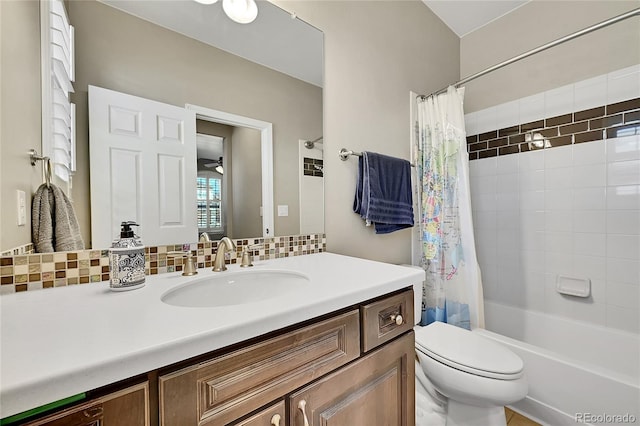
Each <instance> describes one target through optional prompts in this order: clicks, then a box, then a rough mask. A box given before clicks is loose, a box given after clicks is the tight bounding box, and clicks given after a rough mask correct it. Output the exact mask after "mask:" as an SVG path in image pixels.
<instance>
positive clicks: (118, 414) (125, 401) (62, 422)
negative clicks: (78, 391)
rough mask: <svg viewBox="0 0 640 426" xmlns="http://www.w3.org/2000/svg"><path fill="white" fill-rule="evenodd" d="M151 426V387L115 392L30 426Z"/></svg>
mask: <svg viewBox="0 0 640 426" xmlns="http://www.w3.org/2000/svg"><path fill="white" fill-rule="evenodd" d="M120 425H127V426H149V383H148V382H144V383H141V384H139V385H135V386H131V387H129V388H126V389H123V390H120V391H117V392H113V393H111V394H108V395H105V396H103V397H101V398H96V399H93V400H91V401H88V402H85V403H82V404H80V405H76V406H73V407H71V408H67V409H65V410H62V411H60V412H58V413H54V414H51V415H49V416H47V417H45V418H42V419H40V420H37V421H34V422H31V423H28V424H27V426H120Z"/></svg>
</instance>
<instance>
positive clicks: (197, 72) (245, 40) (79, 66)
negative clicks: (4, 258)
mask: <svg viewBox="0 0 640 426" xmlns="http://www.w3.org/2000/svg"><path fill="white" fill-rule="evenodd" d="M220 3H221V2H218V3H216V4H213V5H202V4H200V3H196V2H195V1H191V0H176V1H172V0H166V1H144V2H140V1H108V2H97V1H95V0H86V1H85V0H83V1H79V0H71V1H68V2H66V5H67V8H68V14H69V20H70V22H71V24H72V25H74V27H75V41H76V43H75V44H76V46H75V47H76V81H75V83H74V89H75V93H74V94H73V95H72V102H74V103H75V104H76V105H77V107H76V108H77V112H76V122H77V124H76V130H77V140H76V144H77V148H76V150H77V151H76V155H77V171H76V174H75V175H74V177H73V190H72V197H73V201H74V207H75V210H76V214H77V216H78V220H79V222H80V226H81V232H82V234H83V237H84V240H85V243H86V244H87V247H94V248H104V247H97V246H94V245H92V244H91V237H90V228H91V212H90V196H89V174H90V169H91V167H90V164H89V155H88V134H89V131H88V117H87V115H88V113H87V87H88V85H95V86H99V87H105V88H109V89H112V90H116V91H119V92H123V93H129V94H132V95H135V96H140V97H144V98H148V99H153V100H157V101H160V102H164V103H168V104H171V105H177V106H185V105H187V104H193V105H199V106H202V107H206V108H211V109H215V110H218V111H225V112H228V113H232V114H238V115H241V116H245V117H251V118H254V119H257V120H261V121H265V122H270V123H273V164H272V167H273V182H274V188H273V193H274V198H273V211H274V229H275V235H296V234H299V233H300V229H301V228H300V226H301V213H300V210H301V209H300V185H299V181H300V170H301V169H302V166H301V165H300V163H299V142H300V140H313V139H316V138H318V137H320V136H321V135H322V88H321V87H320V86H321V80H322V33H321V32H320V31H318V30H317V29H315V28H313V27H311V26H309V25H308V24H306V23H304V22H302V21H300V20H299V19H291V17H290V15H289V14H288V13H287V12H285V11H283V10H281V9H279V8H278V7H276V6H275V5H273V4H271V3H269V2H265V1H259V2H258V8H259V14H258V19H257V20H256V21H255V22H254V23H251V24H247V25H240V24H236V23H234V22H232V21H230V20H229V19H228V18H227V17H226V16H225V15H224V13H223V12H222V7H221V4H220ZM126 8H130V10H129V11H128V12H129V13H126V12H124V11H122V10H120V9H126ZM134 15H136V16H134ZM167 18H175V21H176V24H175V26H173V27H172V26H171V25H172V24H170V23H168V22H166V21H163V19H167ZM278 19H280V21H278ZM154 20H155V21H158V22H160V24H159V25H158V24H155V23H153V22H152V21H154ZM274 20H275V22H279V23H277V24H276V26H275V28H274V27H271V28H270V25H273V21H274ZM291 26H294V27H295V28H291ZM215 29H218V30H220V31H218V32H217V33H215V34H214V31H213V30H215ZM294 30H296V31H298V30H303V33H304V34H306V35H303V36H293V35H292V33H288V31H294ZM274 31H275V32H274ZM196 37H198V38H200V39H202V40H204V41H198V40H195V38H196ZM300 41H303V42H304V43H306V45H305V44H300V43H298V42H300ZM207 43H213V44H216V46H218V47H213V46H211V45H209V44H207ZM250 47H253V48H254V49H253V50H257V51H258V53H260V54H262V55H263V56H262V57H258V58H253V59H251V60H248V59H244V58H243V57H246V58H251V55H252V54H253V53H252V52H251V51H250V50H251V49H250ZM308 54H311V57H312V58H315V59H309V56H308ZM273 59H276V60H277V61H276V62H281V63H284V64H285V68H286V66H290V65H302V68H303V69H302V71H288V70H286V69H284V68H278V67H279V66H278V65H275V64H274V62H273ZM256 62H259V63H262V64H264V65H258V64H257V63H256ZM312 66H314V67H315V68H314V69H310V67H312ZM305 73H306V74H305ZM292 75H293V76H292ZM309 75H311V77H308V76H309ZM302 79H304V80H302ZM4 143H19V141H16V142H8V141H3V144H4ZM223 157H224V156H223ZM195 190H196V189H195V188H194V191H195ZM279 208H280V209H279ZM254 210H255V209H254ZM279 210H281V211H282V212H285V211H288V215H286V216H285V215H278V213H277V212H278V211H279ZM239 220H253V219H239ZM314 232H318V233H321V232H323V229H316V230H315V231H314ZM260 235H261V234H260V233H258V234H257V235H251V236H253V237H257V236H260ZM244 236H245V235H241V237H244ZM246 236H247V237H248V235H246ZM143 238H144V236H143ZM195 239H196V236H189V237H185V241H167V244H178V243H184V242H193V241H195ZM25 243H26V241H25ZM8 248H11V247H6V248H5V247H2V249H8Z"/></svg>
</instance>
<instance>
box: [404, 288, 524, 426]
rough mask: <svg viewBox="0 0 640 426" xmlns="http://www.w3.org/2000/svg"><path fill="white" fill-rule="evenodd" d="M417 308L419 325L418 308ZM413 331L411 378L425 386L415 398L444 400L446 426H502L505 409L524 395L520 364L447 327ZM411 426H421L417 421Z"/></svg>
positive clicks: (515, 358) (491, 344)
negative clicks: (414, 367) (416, 361)
mask: <svg viewBox="0 0 640 426" xmlns="http://www.w3.org/2000/svg"><path fill="white" fill-rule="evenodd" d="M416 299H417V297H416ZM416 305H417V306H416V321H419V318H420V313H419V312H418V311H419V310H420V306H421V304H420V302H418V303H416ZM414 331H415V348H416V356H417V359H418V361H419V365H418V364H416V376H417V377H418V376H420V377H419V378H420V380H422V382H421V383H424V384H426V387H423V386H416V393H417V395H416V397H417V398H419V397H422V398H425V397H426V398H429V399H430V400H435V401H436V403H438V401H441V402H444V401H446V403H447V404H446V405H447V411H446V415H444V414H443V416H446V425H447V426H470V425H480V426H493V425H496V426H498V425H500V426H504V425H506V418H505V414H504V406H505V405H508V404H512V403H514V402H516V401H519V400H521V399H523V398H524V397H525V396H526V395H527V392H528V383H527V378H526V376H525V374H524V373H525V372H524V363H523V362H522V359H520V357H518V356H517V355H516V354H514V353H513V352H511V351H510V350H509V349H507V348H506V347H504V346H502V345H500V344H498V343H496V342H493V341H491V340H488V339H486V338H484V337H482V336H480V335H478V334H475V333H473V332H471V331H469V330H465V329H463V328H460V327H456V326H453V325H450V324H445V323H442V322H434V323H431V324H429V325H427V326H425V327H421V326H420V325H416V326H415V327H414ZM425 381H426V383H425ZM425 389H426V391H425ZM420 392H423V393H429V395H419V393H420ZM416 426H421V425H420V423H419V422H416Z"/></svg>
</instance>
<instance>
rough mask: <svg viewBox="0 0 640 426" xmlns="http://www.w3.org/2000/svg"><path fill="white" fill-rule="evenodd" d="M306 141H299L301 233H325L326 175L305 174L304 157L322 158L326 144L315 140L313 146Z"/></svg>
mask: <svg viewBox="0 0 640 426" xmlns="http://www.w3.org/2000/svg"><path fill="white" fill-rule="evenodd" d="M304 144H305V141H304V140H300V141H299V143H298V165H299V166H300V174H299V178H300V233H301V234H318V233H324V177H322V176H308V175H307V176H305V174H304V159H305V157H306V158H313V159H316V160H322V157H323V154H324V148H323V147H324V144H323V143H322V142H315V145H314V147H313V148H311V149H309V148H306V147H305V146H304Z"/></svg>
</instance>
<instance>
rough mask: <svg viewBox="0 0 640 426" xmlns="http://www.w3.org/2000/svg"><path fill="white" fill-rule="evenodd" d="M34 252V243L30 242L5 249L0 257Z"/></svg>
mask: <svg viewBox="0 0 640 426" xmlns="http://www.w3.org/2000/svg"><path fill="white" fill-rule="evenodd" d="M32 253H33V243H29V244H25V245H23V246H19V247H16V248H12V249H11V250H7V251H3V252H2V253H0V257H6V256H19V255H21V254H32Z"/></svg>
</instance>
